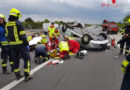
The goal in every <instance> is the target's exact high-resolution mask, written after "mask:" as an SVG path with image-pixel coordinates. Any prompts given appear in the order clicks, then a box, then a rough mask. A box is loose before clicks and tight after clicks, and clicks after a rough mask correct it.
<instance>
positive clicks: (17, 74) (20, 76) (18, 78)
mask: <svg viewBox="0 0 130 90" xmlns="http://www.w3.org/2000/svg"><path fill="white" fill-rule="evenodd" d="M15 75H16V80H20V79H21V78H22V77H23V75H21V74H20V72H15Z"/></svg>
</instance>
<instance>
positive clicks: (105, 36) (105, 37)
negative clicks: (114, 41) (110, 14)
mask: <svg viewBox="0 0 130 90" xmlns="http://www.w3.org/2000/svg"><path fill="white" fill-rule="evenodd" d="M99 35H101V36H103V37H104V39H105V40H106V39H107V34H105V33H100V34H99Z"/></svg>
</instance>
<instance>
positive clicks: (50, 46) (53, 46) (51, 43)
mask: <svg viewBox="0 0 130 90" xmlns="http://www.w3.org/2000/svg"><path fill="white" fill-rule="evenodd" d="M46 47H47V50H48V51H51V50H53V49H56V48H57V46H56V43H55V38H52V40H51V41H49V42H48V43H47V45H46Z"/></svg>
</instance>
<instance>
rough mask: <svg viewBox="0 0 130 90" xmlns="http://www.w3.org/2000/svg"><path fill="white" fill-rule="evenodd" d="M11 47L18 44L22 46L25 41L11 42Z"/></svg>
mask: <svg viewBox="0 0 130 90" xmlns="http://www.w3.org/2000/svg"><path fill="white" fill-rule="evenodd" d="M9 43H10V45H17V44H22V43H23V41H17V42H9Z"/></svg>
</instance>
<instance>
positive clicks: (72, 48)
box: [64, 37, 80, 53]
mask: <svg viewBox="0 0 130 90" xmlns="http://www.w3.org/2000/svg"><path fill="white" fill-rule="evenodd" d="M64 38H65V41H67V42H68V44H69V50H70V51H71V52H72V53H77V52H78V51H79V50H80V44H79V43H78V42H77V41H75V40H69V38H68V37H64Z"/></svg>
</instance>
